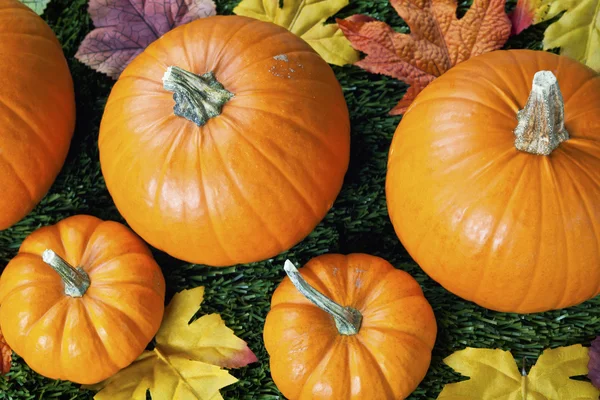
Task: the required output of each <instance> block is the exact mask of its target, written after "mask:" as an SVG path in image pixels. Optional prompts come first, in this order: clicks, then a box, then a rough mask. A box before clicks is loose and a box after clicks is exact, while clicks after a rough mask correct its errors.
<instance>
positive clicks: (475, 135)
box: [386, 50, 600, 313]
mask: <svg viewBox="0 0 600 400" xmlns="http://www.w3.org/2000/svg"><path fill="white" fill-rule="evenodd" d="M543 71H545V72H543ZM563 104H564V110H563ZM386 192H387V202H388V209H389V213H390V217H391V220H392V222H393V224H394V228H395V229H396V233H397V234H398V237H399V238H400V240H401V241H402V243H403V244H404V246H405V247H406V249H407V250H408V252H409V253H410V255H411V256H412V257H413V258H414V259H415V261H416V262H417V263H418V264H419V265H420V266H421V267H422V268H423V269H424V270H425V272H427V273H428V274H429V275H430V276H431V277H432V278H433V279H435V280H436V281H438V282H439V283H441V284H442V285H443V286H444V287H445V288H446V289H448V290H449V291H451V292H453V293H455V294H457V295H458V296H461V297H463V298H465V299H467V300H471V301H474V302H475V303H477V304H480V305H482V306H484V307H487V308H490V309H493V310H499V311H512V312H519V313H531V312H537V311H545V310H550V309H559V308H564V307H569V306H572V305H575V304H578V303H581V302H583V301H585V300H587V299H590V298H591V297H593V296H595V295H597V294H598V293H600V206H599V205H598V204H599V203H598V199H600V76H599V75H598V74H596V73H595V72H594V71H593V70H591V69H590V68H588V67H586V66H584V65H582V64H580V63H578V62H576V61H574V60H571V59H569V58H565V57H560V56H557V55H554V54H550V53H546V52H541V51H530V50H511V51H498V52H493V53H489V54H486V55H483V56H479V57H476V58H474V59H471V60H469V61H466V62H464V63H461V64H459V65H458V66H456V67H455V68H453V69H451V70H450V71H448V72H447V73H445V74H444V75H442V76H441V77H440V78H438V79H436V80H435V81H434V82H433V83H432V84H431V85H430V86H428V87H427V88H426V89H425V90H424V91H423V92H422V93H421V94H420V95H419V96H418V98H417V99H416V100H415V101H414V102H413V104H412V105H411V106H410V107H409V109H408V110H407V112H406V114H405V115H404V117H403V118H402V121H401V123H400V125H399V126H398V129H397V130H396V133H395V135H394V139H393V142H392V145H391V149H390V154H389V163H388V174H387V181H386Z"/></svg>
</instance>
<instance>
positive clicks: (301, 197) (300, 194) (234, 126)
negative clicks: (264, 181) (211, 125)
mask: <svg viewBox="0 0 600 400" xmlns="http://www.w3.org/2000/svg"><path fill="white" fill-rule="evenodd" d="M223 117H224V118H221V119H220V120H221V121H223V122H226V123H227V124H228V125H229V127H230V128H231V130H232V131H233V132H235V133H236V134H237V135H238V136H239V137H241V138H243V139H244V141H245V142H246V143H248V144H249V145H250V146H251V147H252V148H253V149H254V150H256V153H257V154H259V155H260V156H261V157H262V158H263V159H264V160H265V161H266V162H267V163H268V164H269V165H271V167H272V168H273V170H275V171H277V172H279V174H280V175H281V176H282V177H283V178H284V180H285V181H286V182H288V184H289V186H290V188H292V189H293V190H294V191H295V192H296V194H297V196H298V197H297V198H298V199H299V200H302V201H301V202H302V203H304V205H305V206H306V209H307V210H308V211H310V213H311V214H312V216H314V217H318V216H319V214H318V213H317V211H315V210H314V209H313V208H312V206H311V205H310V202H309V201H308V199H307V198H306V196H305V195H304V193H303V192H302V191H301V190H299V189H298V188H297V187H296V185H295V184H294V183H292V181H291V179H290V178H289V176H288V175H287V174H286V173H285V172H283V170H282V169H281V168H280V167H279V166H278V165H277V164H276V163H275V162H273V161H272V160H271V159H270V158H269V157H267V156H266V154H265V153H264V152H263V151H262V150H261V149H260V148H258V147H257V146H256V145H255V144H254V143H252V142H251V141H250V139H248V138H247V137H246V136H245V135H244V134H243V133H242V132H240V131H239V130H238V128H237V125H238V124H239V123H238V122H237V121H235V122H236V123H233V122H232V121H231V117H230V116H223Z"/></svg>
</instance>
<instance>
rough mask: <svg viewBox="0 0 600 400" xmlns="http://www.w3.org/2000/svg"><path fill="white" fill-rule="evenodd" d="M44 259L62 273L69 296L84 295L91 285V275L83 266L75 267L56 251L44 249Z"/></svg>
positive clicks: (66, 292)
mask: <svg viewBox="0 0 600 400" xmlns="http://www.w3.org/2000/svg"><path fill="white" fill-rule="evenodd" d="M42 260H44V262H45V263H46V264H48V265H49V266H51V267H52V269H53V270H55V271H56V272H57V273H58V274H59V275H60V277H61V278H62V280H63V283H64V284H65V294H66V295H67V296H71V297H82V296H83V295H84V294H85V292H86V290H87V289H88V288H89V287H90V277H89V275H88V274H87V273H86V272H85V271H84V270H83V268H81V267H79V268H74V267H73V266H71V265H70V264H69V263H68V262H66V261H65V260H63V259H62V258H61V257H60V256H59V255H58V254H56V253H55V252H54V251H52V250H44V252H43V253H42Z"/></svg>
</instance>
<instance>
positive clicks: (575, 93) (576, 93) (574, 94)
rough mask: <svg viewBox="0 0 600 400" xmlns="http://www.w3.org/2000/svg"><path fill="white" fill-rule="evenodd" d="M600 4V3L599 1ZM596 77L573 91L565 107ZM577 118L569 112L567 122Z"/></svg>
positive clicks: (598, 76)
mask: <svg viewBox="0 0 600 400" xmlns="http://www.w3.org/2000/svg"><path fill="white" fill-rule="evenodd" d="M598 4H600V3H598ZM596 79H600V75H593V76H591V77H590V79H588V80H587V81H585V83H584V84H583V85H581V86H579V87H578V88H577V89H576V90H575V91H574V92H573V93H571V95H570V96H569V99H568V100H567V101H565V109H566V108H567V105H568V104H569V102H570V101H571V100H572V99H574V98H576V97H577V96H578V93H579V91H580V90H582V89H583V88H584V87H585V86H586V85H588V84H589V83H590V82H594V81H595V80H596ZM565 114H566V113H565ZM576 118H577V115H571V114H569V116H568V117H567V116H566V115H565V124H566V123H567V121H569V120H571V119H576ZM569 133H570V132H569Z"/></svg>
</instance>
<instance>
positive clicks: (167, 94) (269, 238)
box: [99, 16, 350, 266]
mask: <svg viewBox="0 0 600 400" xmlns="http://www.w3.org/2000/svg"><path fill="white" fill-rule="evenodd" d="M99 148H100V163H101V165H102V174H103V175H104V179H105V181H106V186H107V187H108V190H109V192H110V194H111V196H112V198H113V200H114V202H115V204H116V206H117V208H118V210H119V212H120V213H121V214H122V215H123V217H124V218H125V219H126V220H127V222H128V224H129V225H130V226H131V227H132V229H133V230H134V231H135V232H137V233H138V234H139V235H140V236H141V237H142V238H143V239H144V240H146V241H147V242H148V243H150V244H151V245H152V246H154V247H156V248H158V249H161V250H163V251H165V252H166V253H169V254H170V255H172V256H174V257H177V258H179V259H182V260H186V261H188V262H193V263H201V264H207V265H213V266H225V265H232V264H237V263H249V262H253V261H259V260H263V259H266V258H269V257H272V256H274V255H276V254H278V253H280V252H282V251H284V250H287V249H289V248H290V247H292V246H293V245H295V244H296V243H298V242H299V241H301V240H302V239H304V238H305V237H306V236H307V235H308V234H309V233H310V232H311V231H312V230H313V229H314V228H315V226H316V225H317V224H318V223H319V222H320V221H321V219H322V218H323V217H324V216H325V214H326V213H327V211H328V210H329V209H330V207H331V206H332V204H333V202H334V200H335V198H336V196H337V195H338V193H339V191H340V189H341V187H342V182H343V179H344V175H345V173H346V170H347V168H348V161H349V157H350V119H349V116H348V109H347V106H346V102H345V100H344V95H343V93H342V90H341V87H340V85H339V83H338V81H337V80H336V78H335V75H334V73H333V71H332V69H331V68H330V67H329V65H328V64H327V63H326V62H325V61H323V59H322V58H321V57H320V56H319V55H318V54H317V53H316V52H315V51H314V50H312V48H311V47H310V46H309V45H308V44H307V43H306V42H304V41H303V40H302V39H300V38H299V37H298V36H296V35H294V34H292V33H291V32H289V31H287V30H286V29H284V28H282V27H280V26H277V25H275V24H272V23H268V22H262V21H258V20H255V19H252V18H246V17H240V16H215V17H209V18H202V19H199V20H196V21H193V22H191V23H189V24H186V25H183V26H180V27H178V28H176V29H174V30H172V31H170V32H168V33H167V34H165V35H164V36H163V37H161V38H160V39H158V40H157V41H155V42H154V43H152V44H151V45H150V46H148V48H147V49H146V50H145V51H144V52H143V53H141V54H140V55H139V56H138V57H136V59H135V60H134V61H133V62H132V63H131V64H129V66H128V67H127V68H126V69H125V71H123V73H122V74H121V76H120V77H119V80H118V82H117V83H116V84H115V86H114V88H113V90H112V92H111V94H110V97H109V99H108V102H107V104H106V109H105V111H104V115H103V117H102V123H101V126H100V138H99ZM290 221H293V223H291V224H290V223H289V222H290ZM165 232H169V233H168V234H165Z"/></svg>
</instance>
